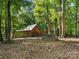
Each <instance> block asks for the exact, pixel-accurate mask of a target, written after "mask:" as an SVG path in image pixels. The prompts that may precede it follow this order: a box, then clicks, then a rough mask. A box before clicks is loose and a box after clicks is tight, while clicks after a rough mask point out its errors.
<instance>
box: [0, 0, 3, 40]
mask: <svg viewBox="0 0 79 59" xmlns="http://www.w3.org/2000/svg"><path fill="white" fill-rule="evenodd" d="M1 20H2V0H0V41H3V38H2V31H1Z"/></svg>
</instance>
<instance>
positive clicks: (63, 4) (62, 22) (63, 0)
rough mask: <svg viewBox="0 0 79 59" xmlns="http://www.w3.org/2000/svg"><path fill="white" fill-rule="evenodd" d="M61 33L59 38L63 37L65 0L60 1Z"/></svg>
mask: <svg viewBox="0 0 79 59" xmlns="http://www.w3.org/2000/svg"><path fill="white" fill-rule="evenodd" d="M61 26H62V29H61V30H62V32H61V37H62V38H63V37H64V36H65V0H62V20H61Z"/></svg>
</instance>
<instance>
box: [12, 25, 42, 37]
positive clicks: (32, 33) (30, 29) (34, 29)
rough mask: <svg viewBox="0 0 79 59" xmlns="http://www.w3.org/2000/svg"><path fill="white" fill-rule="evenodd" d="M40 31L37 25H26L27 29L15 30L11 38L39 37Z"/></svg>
mask: <svg viewBox="0 0 79 59" xmlns="http://www.w3.org/2000/svg"><path fill="white" fill-rule="evenodd" d="M41 35H42V33H41V30H40V28H39V26H38V25H37V24H33V25H28V26H27V28H25V29H22V30H17V31H16V32H15V33H14V36H13V37H39V36H41Z"/></svg>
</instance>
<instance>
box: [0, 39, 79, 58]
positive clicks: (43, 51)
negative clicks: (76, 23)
mask: <svg viewBox="0 0 79 59" xmlns="http://www.w3.org/2000/svg"><path fill="white" fill-rule="evenodd" d="M0 59H79V43H78V42H77V43H76V42H63V41H53V40H45V39H43V40H15V41H14V43H11V44H2V43H0Z"/></svg>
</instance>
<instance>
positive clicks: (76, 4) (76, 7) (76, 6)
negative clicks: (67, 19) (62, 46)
mask: <svg viewBox="0 0 79 59" xmlns="http://www.w3.org/2000/svg"><path fill="white" fill-rule="evenodd" d="M77 2H78V0H75V36H76V37H77V21H78V20H77V12H78V11H77V10H78V3H77Z"/></svg>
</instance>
